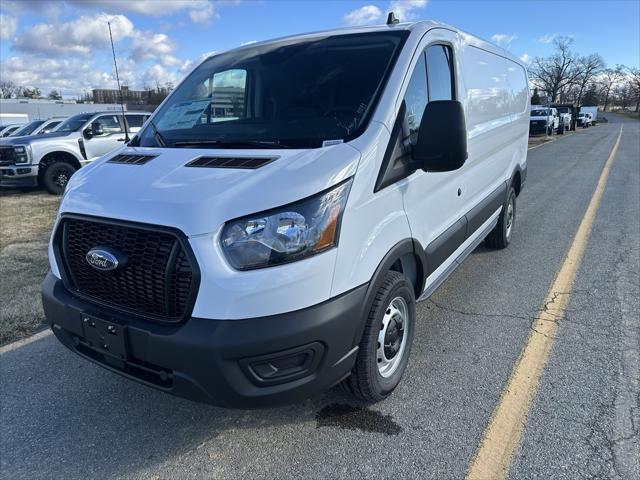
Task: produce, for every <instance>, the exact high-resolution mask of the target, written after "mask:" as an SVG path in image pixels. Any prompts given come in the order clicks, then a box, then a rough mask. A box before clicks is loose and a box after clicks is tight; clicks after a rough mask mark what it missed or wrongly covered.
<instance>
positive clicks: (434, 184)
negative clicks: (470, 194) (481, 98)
mask: <svg viewBox="0 0 640 480" xmlns="http://www.w3.org/2000/svg"><path fill="white" fill-rule="evenodd" d="M455 45H457V39H456V34H455V33H453V32H450V31H448V30H442V29H436V30H432V31H431V32H429V43H428V45H426V48H424V50H422V51H421V52H420V54H419V55H420V58H419V59H418V62H417V63H416V65H415V68H414V71H413V73H412V76H411V79H410V82H409V85H408V87H407V90H406V93H405V96H404V100H405V105H406V109H407V118H408V123H409V127H410V131H411V132H412V135H415V134H416V132H417V129H418V127H419V126H420V120H421V117H422V112H423V110H424V107H425V106H426V104H427V103H428V102H429V101H434V100H455V99H456V80H455V75H456V68H455V49H454V46H455ZM415 140H416V139H415V138H413V137H412V143H414V144H415ZM463 168H464V167H463ZM462 179H463V175H462V174H461V171H460V170H458V171H453V172H424V171H422V170H417V171H416V172H414V173H413V174H412V175H411V176H409V177H408V178H407V180H406V182H407V184H406V192H405V195H404V207H405V211H406V213H407V216H408V219H409V225H410V227H411V232H412V235H413V236H414V238H415V239H417V240H418V241H419V242H420V243H421V245H422V247H423V248H425V251H426V256H427V272H425V274H426V275H427V276H428V275H431V274H433V273H434V272H435V271H436V269H438V267H440V266H441V265H442V264H443V262H444V261H445V260H446V259H447V258H448V257H449V256H450V255H451V254H452V253H453V252H454V251H455V250H456V249H457V248H458V247H459V246H460V245H461V244H462V243H463V242H464V240H465V238H466V219H465V218H464V211H463V210H464V204H463V196H462V193H463V189H464V185H463V184H462ZM443 268H444V267H443Z"/></svg>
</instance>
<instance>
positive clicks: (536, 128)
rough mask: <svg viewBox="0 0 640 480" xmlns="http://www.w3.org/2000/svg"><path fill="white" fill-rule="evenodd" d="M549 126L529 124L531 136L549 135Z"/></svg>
mask: <svg viewBox="0 0 640 480" xmlns="http://www.w3.org/2000/svg"><path fill="white" fill-rule="evenodd" d="M547 129H548V125H547V124H546V123H533V122H532V123H529V134H530V135H537V134H541V133H547Z"/></svg>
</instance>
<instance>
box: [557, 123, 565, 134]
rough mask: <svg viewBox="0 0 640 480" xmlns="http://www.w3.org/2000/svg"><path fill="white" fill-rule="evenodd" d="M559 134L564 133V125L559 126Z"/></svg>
mask: <svg viewBox="0 0 640 480" xmlns="http://www.w3.org/2000/svg"><path fill="white" fill-rule="evenodd" d="M558 135H564V125H562V126H561V127H558Z"/></svg>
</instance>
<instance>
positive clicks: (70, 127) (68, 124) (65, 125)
mask: <svg viewBox="0 0 640 480" xmlns="http://www.w3.org/2000/svg"><path fill="white" fill-rule="evenodd" d="M94 115H95V114H94V113H80V114H79V115H74V116H73V117H69V118H67V119H66V120H65V121H64V122H62V123H61V124H60V125H59V126H58V128H56V132H76V131H78V130H80V129H81V128H82V127H83V126H84V124H85V123H87V122H88V121H89V119H90V118H91V117H93V116H94Z"/></svg>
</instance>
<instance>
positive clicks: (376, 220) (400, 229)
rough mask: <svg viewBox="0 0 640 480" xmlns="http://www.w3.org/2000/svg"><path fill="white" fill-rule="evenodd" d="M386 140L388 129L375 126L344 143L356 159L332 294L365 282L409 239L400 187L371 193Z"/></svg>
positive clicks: (387, 138) (372, 125) (387, 141)
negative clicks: (357, 154)
mask: <svg viewBox="0 0 640 480" xmlns="http://www.w3.org/2000/svg"><path fill="white" fill-rule="evenodd" d="M389 139H390V133H389V131H388V130H387V128H386V127H385V126H384V125H383V124H381V123H377V122H375V123H372V124H371V125H370V126H369V128H368V129H367V131H366V132H365V133H364V135H362V136H361V137H359V138H357V139H356V140H354V141H353V142H350V143H349V145H352V146H353V147H355V148H357V149H359V150H360V151H361V159H360V163H359V164H358V173H357V175H355V177H354V179H353V184H352V185H351V192H350V193H349V200H348V202H347V207H346V208H345V212H344V216H343V217H342V224H341V227H340V239H339V247H338V248H337V258H336V262H335V269H334V274H333V284H332V288H331V296H335V295H339V294H341V293H344V292H346V291H349V290H351V289H353V288H354V287H356V286H359V285H362V284H364V283H366V282H369V281H370V280H371V278H372V277H373V274H374V273H375V271H376V269H377V268H378V265H380V262H382V260H383V259H384V257H385V255H386V254H387V253H388V252H389V250H390V249H391V248H392V247H393V246H394V245H395V244H397V243H398V242H400V241H402V240H405V239H410V238H411V230H410V229H409V223H408V221H407V217H406V215H405V212H404V209H403V204H402V199H403V191H402V187H401V186H400V185H399V184H398V183H396V184H394V185H390V186H388V187H386V188H384V189H382V190H380V191H379V192H377V193H375V194H374V193H373V188H374V185H375V182H376V178H377V175H378V172H379V170H380V163H381V159H382V157H383V156H384V152H385V150H386V147H387V144H388V143H389Z"/></svg>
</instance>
